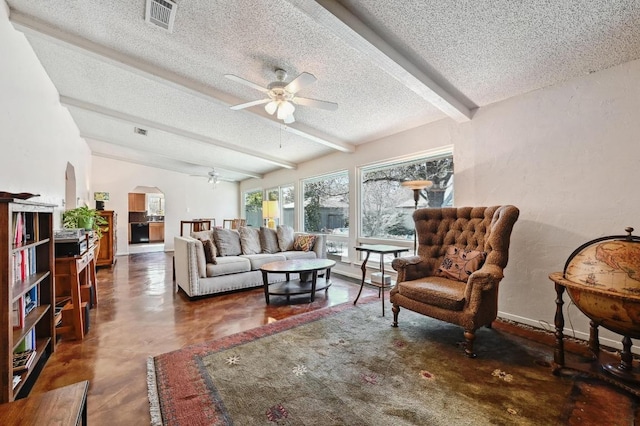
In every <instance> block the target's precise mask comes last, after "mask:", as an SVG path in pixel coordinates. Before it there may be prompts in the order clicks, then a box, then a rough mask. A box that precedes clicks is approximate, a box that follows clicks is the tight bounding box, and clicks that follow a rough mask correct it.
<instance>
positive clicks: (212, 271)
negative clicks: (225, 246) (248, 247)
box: [207, 256, 251, 277]
mask: <svg viewBox="0 0 640 426" xmlns="http://www.w3.org/2000/svg"><path fill="white" fill-rule="evenodd" d="M250 270H251V262H250V261H249V259H246V258H244V257H241V256H225V257H218V263H217V264H215V265H213V264H211V263H208V264H207V277H218V276H220V275H227V274H237V273H240V272H248V271H250Z"/></svg>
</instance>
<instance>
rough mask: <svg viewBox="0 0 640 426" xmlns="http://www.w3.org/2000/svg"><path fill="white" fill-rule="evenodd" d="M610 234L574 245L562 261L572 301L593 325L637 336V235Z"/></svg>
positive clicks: (639, 261) (639, 301) (639, 280)
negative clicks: (564, 260) (577, 245)
mask: <svg viewBox="0 0 640 426" xmlns="http://www.w3.org/2000/svg"><path fill="white" fill-rule="evenodd" d="M626 231H627V233H628V235H623V236H610V237H603V238H598V239H595V240H592V241H589V242H587V243H585V244H583V245H582V246H580V247H579V248H578V249H576V250H575V251H574V252H573V253H572V254H571V256H570V257H569V259H568V260H567V262H566V264H565V270H564V278H565V281H564V284H565V287H566V289H567V293H568V294H569V296H570V297H571V300H573V303H575V305H576V306H577V307H578V308H579V309H580V310H581V311H582V312H583V313H584V314H585V315H586V316H587V317H589V318H590V319H591V320H592V321H593V322H594V323H595V324H596V325H599V326H602V327H604V328H606V329H608V330H611V331H613V332H615V333H618V334H622V335H624V336H628V337H631V338H636V339H638V338H640V237H636V236H633V235H631V233H632V232H633V228H626Z"/></svg>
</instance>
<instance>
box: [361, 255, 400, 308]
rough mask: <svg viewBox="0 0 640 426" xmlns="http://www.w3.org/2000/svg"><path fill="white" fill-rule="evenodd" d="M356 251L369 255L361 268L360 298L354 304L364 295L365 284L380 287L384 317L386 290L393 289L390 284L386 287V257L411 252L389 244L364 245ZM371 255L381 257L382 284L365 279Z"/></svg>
mask: <svg viewBox="0 0 640 426" xmlns="http://www.w3.org/2000/svg"><path fill="white" fill-rule="evenodd" d="M355 249H356V250H357V251H363V252H365V253H367V255H366V256H365V258H364V262H362V266H361V267H360V269H362V281H361V282H360V291H358V296H356V300H354V301H353V304H354V305H355V304H356V303H358V299H359V298H360V294H361V293H362V288H363V287H364V284H365V283H367V284H370V285H373V286H375V287H378V289H379V293H378V297H380V298H381V299H382V316H384V288H385V287H391V284H389V285H388V286H386V285H384V255H385V254H393V256H394V257H398V256H399V255H400V253H403V252H405V251H409V249H408V248H406V247H399V246H391V245H387V244H363V245H360V246H356V247H355ZM371 253H378V254H379V255H380V272H381V273H382V283H380V284H379V283H374V282H371V280H367V279H365V278H366V275H367V261H368V260H369V255H371Z"/></svg>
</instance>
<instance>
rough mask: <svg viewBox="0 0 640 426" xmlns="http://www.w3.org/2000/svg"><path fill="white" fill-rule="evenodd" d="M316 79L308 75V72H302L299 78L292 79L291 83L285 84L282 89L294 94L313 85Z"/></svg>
mask: <svg viewBox="0 0 640 426" xmlns="http://www.w3.org/2000/svg"><path fill="white" fill-rule="evenodd" d="M316 80H317V79H316V77H315V76H314V75H313V74H309V73H308V72H303V73H302V74H300V75H299V76H297V77H296V78H294V79H293V81H292V82H291V83H289V84H287V85H286V86H285V88H284V90H286V91H287V92H289V93H292V94H295V93H296V92H298V90H300V89H302V88H303V87H306V86H308V85H310V84H311V83H314V82H315V81H316Z"/></svg>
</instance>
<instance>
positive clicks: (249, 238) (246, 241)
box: [239, 226, 262, 254]
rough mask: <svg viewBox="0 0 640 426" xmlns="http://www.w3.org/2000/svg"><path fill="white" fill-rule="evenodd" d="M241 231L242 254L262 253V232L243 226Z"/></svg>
mask: <svg viewBox="0 0 640 426" xmlns="http://www.w3.org/2000/svg"><path fill="white" fill-rule="evenodd" d="M239 231H240V246H241V247H242V254H258V253H260V252H261V251H262V247H261V246H260V231H259V230H258V229H257V228H252V227H250V226H241V227H240V228H239Z"/></svg>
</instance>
